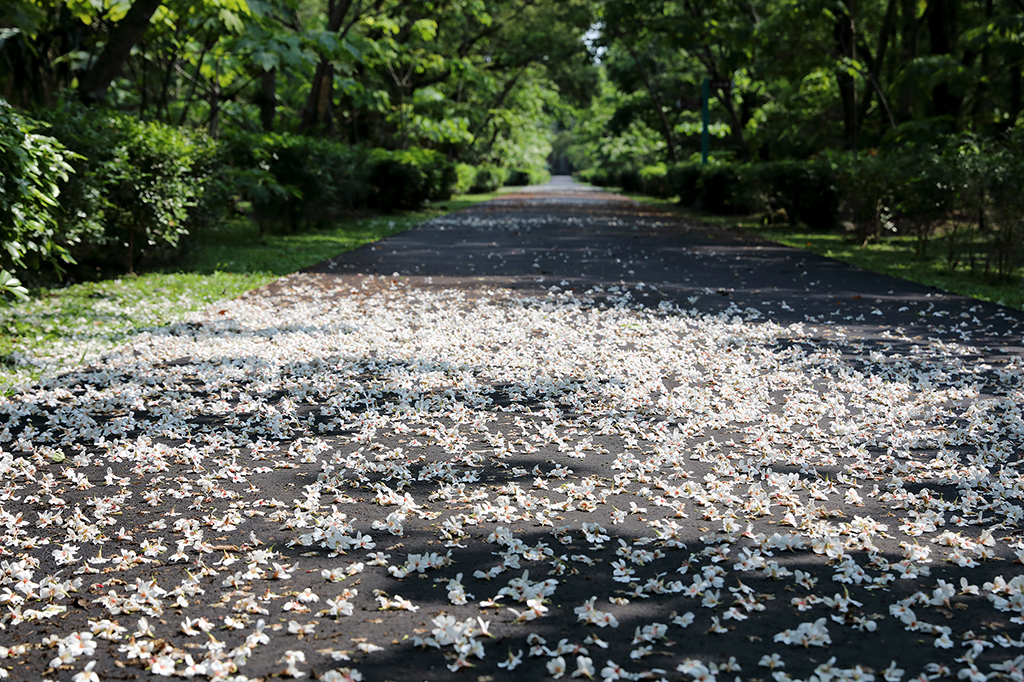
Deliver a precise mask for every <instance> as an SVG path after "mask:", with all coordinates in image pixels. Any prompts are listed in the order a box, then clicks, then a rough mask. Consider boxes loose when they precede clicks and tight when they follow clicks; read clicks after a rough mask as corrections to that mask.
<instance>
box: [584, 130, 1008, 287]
mask: <svg viewBox="0 0 1024 682" xmlns="http://www.w3.org/2000/svg"><path fill="white" fill-rule="evenodd" d="M578 177H580V179H582V180H585V181H589V182H591V183H593V184H595V185H616V186H619V187H622V188H623V189H624V190H626V191H632V192H640V193H645V194H650V195H652V196H659V197H671V196H677V197H678V198H679V202H680V203H681V204H683V205H686V206H690V207H693V208H697V209H699V210H703V211H707V212H709V213H714V214H748V213H761V214H762V215H763V216H764V220H765V222H779V221H783V222H789V223H799V224H802V225H805V226H807V227H809V228H811V229H819V230H830V229H836V228H839V227H842V228H843V229H844V230H846V231H852V232H853V233H854V235H855V237H856V238H857V239H861V240H870V239H880V238H883V237H884V236H886V235H911V236H914V237H916V239H917V241H918V244H919V250H920V251H922V252H923V251H924V250H926V249H927V248H928V246H929V243H930V242H932V241H935V240H936V239H940V240H941V241H942V248H943V249H944V250H945V253H947V254H948V255H947V259H948V261H949V265H950V266H951V267H956V266H957V265H959V264H963V263H968V264H969V265H970V267H971V268H972V270H974V269H977V270H981V271H982V272H984V273H986V274H993V275H1000V276H1005V275H1009V274H1011V273H1012V272H1014V271H1015V269H1016V268H1018V267H1020V266H1021V265H1022V264H1024V192H1022V191H1021V187H1024V133H1019V134H1017V136H1016V137H1011V138H1010V139H1008V140H1005V141H1002V142H998V143H997V142H993V141H988V140H982V139H979V138H975V137H972V136H964V137H960V138H950V139H947V140H945V141H943V142H942V143H941V144H937V145H931V146H922V145H911V144H906V145H903V146H901V147H899V148H896V149H892V150H889V151H886V152H879V151H876V150H871V151H867V152H862V153H860V154H854V153H850V152H834V153H830V154H825V155H822V156H821V157H818V158H813V159H805V160H782V161H771V162H761V163H753V164H740V163H721V162H718V163H716V162H712V163H709V164H707V165H702V164H700V163H692V162H691V163H683V164H676V165H672V166H667V167H666V166H664V165H657V166H646V167H644V168H640V169H631V168H629V167H620V168H618V169H617V170H615V171H609V170H607V169H600V168H591V169H588V170H586V171H583V172H581V173H579V174H578Z"/></svg>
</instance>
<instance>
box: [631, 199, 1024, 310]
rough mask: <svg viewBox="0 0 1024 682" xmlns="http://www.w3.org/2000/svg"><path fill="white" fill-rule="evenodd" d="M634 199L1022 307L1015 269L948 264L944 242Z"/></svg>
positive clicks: (870, 267)
mask: <svg viewBox="0 0 1024 682" xmlns="http://www.w3.org/2000/svg"><path fill="white" fill-rule="evenodd" d="M623 194H625V196H628V197H630V198H632V199H635V200H637V201H640V202H643V203H645V204H649V205H652V206H658V207H659V208H664V209H665V210H668V211H671V212H673V213H677V214H680V215H685V216H687V217H689V218H692V219H694V220H701V221H704V222H706V223H711V224H712V225H717V226H719V227H722V228H726V229H735V230H741V231H743V232H746V233H748V234H755V235H757V236H759V237H762V238H764V239H768V240H770V241H773V242H776V243H779V244H784V245H786V246H791V247H794V248H797V249H802V250H804V251H810V252H811V253H816V254H818V255H821V256H827V257H828V258H835V259H836V260H840V261H843V262H845V263H850V264H852V265H856V266H857V267H861V268H864V269H865V270H871V271H873V272H879V273H882V274H886V275H892V276H893V277H900V278H902V279H905V280H908V281H911V282H917V283H918V284H924V285H926V286H933V287H937V288H939V289H942V290H944V291H948V292H951V293H954V294H960V295H962V296H970V297H971V298H977V299H980V300H983V301H990V302H993V303H999V304H1001V305H1005V306H1008V307H1010V308H1016V309H1017V310H1024V285H1022V284H1021V276H1022V275H1024V271H1018V272H1017V273H1016V274H1015V275H1013V276H1012V277H1009V278H1004V279H1003V280H1002V281H997V280H994V279H990V278H986V277H984V276H983V275H981V274H978V273H972V272H971V271H970V269H969V268H968V267H967V266H966V265H964V264H961V265H960V266H959V267H957V268H956V269H951V268H950V267H949V266H948V265H947V263H946V259H945V254H944V253H943V250H942V244H940V243H938V242H935V241H933V242H932V243H931V244H929V249H928V251H927V253H926V254H925V255H924V256H923V257H922V256H919V255H918V253H917V246H916V241H915V239H914V238H913V237H909V236H906V237H904V236H894V237H886V238H884V239H882V240H881V241H879V242H878V243H869V244H862V243H861V242H860V241H855V240H853V239H851V238H850V237H849V236H847V235H844V234H837V233H831V232H812V231H808V230H807V229H806V228H801V227H798V226H785V225H782V226H779V225H772V226H766V225H763V224H762V222H761V217H760V216H759V215H751V216H714V215H707V214H704V213H699V212H697V211H694V210H691V209H686V208H683V207H681V206H679V205H677V204H676V203H675V201H674V200H672V199H657V198H652V197H647V196H643V195H638V194H628V193H623Z"/></svg>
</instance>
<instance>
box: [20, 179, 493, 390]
mask: <svg viewBox="0 0 1024 682" xmlns="http://www.w3.org/2000/svg"><path fill="white" fill-rule="evenodd" d="M494 196H496V194H477V195H470V196H459V197H454V198H453V199H451V200H449V201H444V202H437V203H436V204H433V205H430V206H428V207H426V208H424V209H422V210H419V211H411V212H406V213H400V214H393V215H378V216H372V217H364V218H354V219H352V220H346V221H343V222H340V223H337V224H335V225H333V226H332V227H331V228H330V229H326V230H312V231H308V232H300V233H291V234H278V233H269V232H268V233H265V234H263V235H260V234H259V232H258V230H257V228H256V226H255V225H253V224H252V223H250V222H248V221H241V220H240V221H235V222H232V223H228V224H225V225H223V226H221V227H219V228H217V229H214V230H211V231H210V232H209V233H207V234H205V235H204V236H203V239H202V241H201V242H200V244H199V245H198V247H197V249H196V250H195V251H194V252H192V253H191V254H190V255H189V256H188V257H187V258H186V259H184V260H183V261H182V263H180V264H179V265H178V266H177V268H176V269H174V270H169V271H166V272H148V273H145V274H141V275H133V276H129V275H124V276H121V277H118V278H115V279H106V280H100V281H96V282H83V283H79V284H72V285H69V286H63V287H55V288H48V289H39V290H36V291H33V292H32V295H31V298H30V299H29V300H28V301H24V302H21V303H15V304H12V305H9V306H6V307H0V395H10V394H11V393H12V392H14V391H16V390H18V388H19V387H22V386H27V385H29V384H31V383H33V382H35V381H38V380H39V379H40V378H41V377H44V376H48V375H52V374H56V373H60V372H64V371H68V370H70V369H71V368H73V367H76V366H80V365H83V364H89V363H92V362H95V361H97V360H99V359H100V358H101V357H102V356H103V354H104V353H107V352H109V351H110V350H111V349H113V348H115V347H116V346H118V345H119V344H121V343H124V342H125V341H126V340H128V339H129V338H131V337H132V336H134V335H136V334H139V333H142V332H145V331H149V330H153V329H158V328H160V327H163V326H166V325H168V324H171V323H173V322H177V321H180V320H182V319H185V318H187V317H188V316H189V315H192V314H195V313H197V312H200V311H202V310H204V309H206V308H207V307H209V306H211V305H213V304H214V303H215V302H217V301H220V300H225V299H230V298H234V297H236V296H239V295H241V294H243V293H245V292H246V291H249V290H251V289H255V288H257V287H260V286H262V285H264V284H267V283H268V282H272V281H273V280H275V279H277V278H278V277H281V276H283V275H287V274H289V273H292V272H295V271H296V270H301V269H302V268H305V267H309V266H311V265H314V264H315V263H319V262H320V261H322V260H325V259H327V258H332V257H334V256H336V255H338V254H340V253H344V252H346V251H351V250H353V249H356V248H359V247H360V246H362V245H363V244H367V243H369V242H374V241H378V240H380V239H384V238H386V237H390V236H392V235H395V234H398V233H399V232H404V231H405V230H408V229H409V228H411V227H414V226H416V225H418V224H420V223H422V222H424V221H426V220H430V219H432V218H437V217H439V216H442V215H445V214H447V213H450V212H452V211H457V210H460V209H464V208H469V207H470V206H473V205H475V204H478V203H480V202H482V201H486V200H488V199H491V198H493V197H494Z"/></svg>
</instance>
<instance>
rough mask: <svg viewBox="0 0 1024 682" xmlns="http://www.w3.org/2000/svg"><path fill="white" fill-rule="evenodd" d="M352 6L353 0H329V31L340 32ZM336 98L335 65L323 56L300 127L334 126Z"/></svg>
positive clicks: (307, 128)
mask: <svg viewBox="0 0 1024 682" xmlns="http://www.w3.org/2000/svg"><path fill="white" fill-rule="evenodd" d="M351 7H352V0H328V2H327V31H328V32H329V33H338V32H339V31H341V27H342V25H343V24H344V23H345V16H346V15H347V14H348V11H349V9H350V8H351ZM333 100H334V67H332V66H331V63H330V61H329V60H328V59H327V58H322V59H321V60H320V63H319V64H317V65H316V73H315V74H314V75H313V87H312V88H311V89H310V91H309V97H308V98H307V99H306V106H305V107H303V109H302V120H301V122H300V123H299V128H300V129H301V130H302V131H304V132H308V131H310V130H313V129H314V128H317V127H319V126H324V127H325V128H326V129H327V130H330V129H331V128H332V127H333V120H334V117H333V116H332V115H331V105H332V104H333Z"/></svg>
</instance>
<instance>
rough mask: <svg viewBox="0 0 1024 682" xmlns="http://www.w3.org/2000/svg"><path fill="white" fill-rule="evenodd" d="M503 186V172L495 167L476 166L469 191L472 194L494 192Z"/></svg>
mask: <svg viewBox="0 0 1024 682" xmlns="http://www.w3.org/2000/svg"><path fill="white" fill-rule="evenodd" d="M504 184H505V170H504V169H502V168H498V167H496V166H478V167H477V169H476V178H474V180H473V187H472V189H471V191H472V192H473V193H474V194H485V193H487V192H494V191H496V190H497V189H498V188H499V187H501V186H502V185H504Z"/></svg>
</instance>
